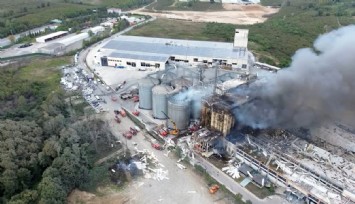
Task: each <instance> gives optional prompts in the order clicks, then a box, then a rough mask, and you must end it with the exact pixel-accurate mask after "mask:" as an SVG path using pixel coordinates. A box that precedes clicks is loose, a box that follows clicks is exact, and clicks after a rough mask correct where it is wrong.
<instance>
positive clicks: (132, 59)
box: [101, 29, 249, 70]
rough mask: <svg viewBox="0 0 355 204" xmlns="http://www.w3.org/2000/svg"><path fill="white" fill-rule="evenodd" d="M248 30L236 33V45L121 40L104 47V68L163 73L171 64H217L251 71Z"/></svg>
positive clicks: (133, 39) (115, 40)
mask: <svg viewBox="0 0 355 204" xmlns="http://www.w3.org/2000/svg"><path fill="white" fill-rule="evenodd" d="M247 43H248V30H243V29H236V30H235V36H234V43H221V42H207V41H191V40H177V39H165V38H149V37H134V36H119V37H117V38H115V39H113V40H111V41H109V42H108V43H107V44H106V45H105V46H103V47H102V49H101V50H102V51H106V52H105V53H106V54H107V55H106V56H102V57H101V65H102V66H111V67H119V68H124V67H136V68H150V67H153V68H155V69H157V70H164V69H165V67H166V64H168V63H169V62H171V61H174V62H184V63H187V64H189V65H192V66H196V65H198V64H206V65H209V66H212V64H213V63H218V64H220V65H223V66H225V67H228V68H230V69H239V70H248V68H249V65H248V57H249V55H248V50H247Z"/></svg>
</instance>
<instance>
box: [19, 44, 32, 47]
mask: <svg viewBox="0 0 355 204" xmlns="http://www.w3.org/2000/svg"><path fill="white" fill-rule="evenodd" d="M32 45H33V44H32V43H26V44H23V45H21V46H20V47H19V48H26V47H30V46H32Z"/></svg>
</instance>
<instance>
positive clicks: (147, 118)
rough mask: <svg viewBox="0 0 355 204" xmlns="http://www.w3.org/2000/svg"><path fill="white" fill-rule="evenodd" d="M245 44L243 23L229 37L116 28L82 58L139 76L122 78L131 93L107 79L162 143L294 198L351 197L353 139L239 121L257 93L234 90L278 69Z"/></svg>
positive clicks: (354, 172) (324, 199)
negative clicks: (219, 162) (221, 163)
mask: <svg viewBox="0 0 355 204" xmlns="http://www.w3.org/2000/svg"><path fill="white" fill-rule="evenodd" d="M247 45H248V30H243V29H236V30H235V37H234V42H233V43H221V42H206V41H190V40H178V39H165V38H150V37H139V36H124V35H120V36H117V37H115V38H112V39H110V40H108V41H106V42H105V43H102V44H101V45H100V46H99V47H98V48H96V50H93V51H92V55H91V58H87V62H90V63H93V64H94V66H95V67H97V68H96V70H99V72H100V71H102V73H104V72H106V71H107V70H112V71H114V72H115V73H117V76H119V75H120V76H122V78H121V80H122V79H123V78H124V77H128V75H132V76H133V75H136V76H135V79H133V77H131V78H129V77H128V78H124V79H125V80H127V81H128V82H129V83H131V85H130V86H131V87H136V89H137V90H136V91H135V92H134V93H133V91H132V90H131V89H130V86H129V87H127V88H125V89H124V90H121V87H122V83H118V82H117V83H116V84H115V83H111V82H110V85H112V88H113V89H114V90H115V91H116V93H118V94H119V95H120V96H121V97H120V98H121V99H122V100H124V101H125V102H124V103H127V104H129V103H130V102H129V100H130V98H132V97H133V98H134V96H135V97H138V96H137V93H138V95H139V102H138V103H137V104H135V105H127V106H129V108H128V109H130V110H132V107H134V108H133V109H134V110H135V111H136V112H140V114H141V115H140V116H137V119H138V120H139V121H141V123H142V124H143V125H142V126H144V127H145V128H146V129H147V130H149V131H150V132H151V133H152V134H153V135H155V136H157V137H159V138H160V139H162V140H164V141H165V142H166V144H171V139H172V138H175V139H174V141H176V142H175V143H176V145H177V146H179V147H180V148H181V149H182V152H183V154H184V155H185V156H186V157H189V160H190V161H194V157H195V156H193V155H199V156H202V157H206V158H209V157H211V155H213V154H215V155H219V156H220V157H221V158H222V157H224V158H229V162H228V163H226V164H225V165H226V166H225V167H224V168H223V169H222V170H223V171H225V172H226V174H228V175H229V176H231V177H232V178H235V179H237V178H242V180H243V181H242V182H241V183H240V184H241V185H242V186H244V187H245V186H246V185H248V183H250V182H252V183H253V184H255V185H256V186H258V187H259V188H270V187H272V186H274V187H279V188H282V189H285V190H284V192H285V195H286V197H287V199H288V200H289V201H290V202H291V203H329V204H330V203H339V204H340V203H354V202H355V177H354V175H355V165H354V162H355V159H354V158H353V156H352V152H354V151H353V149H352V148H353V145H349V144H348V145H345V146H344V145H341V144H339V143H334V144H336V146H331V145H328V146H327V145H325V144H329V141H330V140H323V141H321V142H319V141H318V140H317V139H312V138H310V137H307V138H305V137H303V138H302V136H299V135H298V134H296V133H297V131H295V130H278V129H276V130H254V129H252V128H250V127H244V126H243V125H242V124H241V123H240V122H239V121H238V118H237V117H236V114H238V109H240V108H242V107H243V106H244V105H246V104H248V103H250V102H251V101H252V100H254V99H253V98H250V97H249V96H248V95H245V94H244V95H243V94H242V93H243V91H238V90H241V89H244V88H247V87H248V86H249V85H250V84H253V83H254V82H255V81H257V80H259V79H258V77H259V78H260V77H262V76H263V75H268V74H269V75H272V74H277V71H278V70H279V68H277V67H273V66H269V65H266V64H263V63H258V62H254V61H253V60H252V59H253V57H251V54H250V52H249V51H248V46H247ZM259 73H260V74H259ZM100 75H101V76H102V77H103V79H104V78H105V77H106V76H108V75H105V76H104V74H100ZM138 75H140V76H142V77H138ZM115 76H116V75H115ZM109 77H113V74H110V76H109ZM137 101H138V100H137V98H135V102H137ZM344 131H345V130H344ZM342 135H345V133H344V134H342ZM335 137H339V138H341V137H342V136H341V135H340V134H339V135H336V136H335ZM314 138H317V137H314ZM329 138H330V137H329ZM339 141H341V140H340V139H339ZM351 144H353V143H351Z"/></svg>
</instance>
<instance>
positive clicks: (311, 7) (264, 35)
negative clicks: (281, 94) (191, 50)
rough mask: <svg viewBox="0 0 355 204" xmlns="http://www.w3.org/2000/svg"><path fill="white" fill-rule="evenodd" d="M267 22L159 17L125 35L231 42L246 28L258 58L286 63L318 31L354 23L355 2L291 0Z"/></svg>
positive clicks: (274, 1) (269, 1)
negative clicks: (247, 22) (231, 21)
mask: <svg viewBox="0 0 355 204" xmlns="http://www.w3.org/2000/svg"><path fill="white" fill-rule="evenodd" d="M262 3H263V4H265V5H280V0H265V1H262ZM284 4H285V5H284V6H283V7H282V8H281V9H280V11H279V12H278V13H277V14H274V15H272V16H271V17H270V18H269V19H268V20H267V21H266V22H264V23H260V24H254V25H248V26H246V25H231V24H220V23H193V22H184V21H177V20H170V19H164V20H162V19H158V20H157V21H155V22H151V23H149V24H146V25H144V26H142V27H139V28H137V29H135V30H132V31H131V32H129V33H127V35H141V36H151V37H166V38H180V39H194V40H211V41H227V42H232V40H233V35H234V29H235V28H245V29H249V45H248V47H249V49H250V50H251V51H253V53H254V54H255V55H256V56H257V58H258V59H259V60H260V61H262V62H266V63H269V64H274V65H278V66H281V67H284V66H288V65H289V63H290V61H291V56H292V55H293V54H294V53H295V51H296V50H297V49H299V48H303V47H312V43H313V41H314V40H315V39H316V38H317V36H318V35H319V34H322V33H325V32H329V31H331V30H333V29H336V28H338V27H341V26H344V25H349V24H354V23H355V3H353V2H352V1H351V0H344V1H342V2H339V3H336V2H332V3H330V2H329V3H326V4H317V3H314V1H310V0H299V1H297V2H296V1H292V2H290V3H287V2H286V3H284Z"/></svg>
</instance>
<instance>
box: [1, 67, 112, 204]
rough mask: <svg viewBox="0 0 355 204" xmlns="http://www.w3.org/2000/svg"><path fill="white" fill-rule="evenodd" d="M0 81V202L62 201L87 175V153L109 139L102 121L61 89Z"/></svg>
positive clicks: (89, 159)
mask: <svg viewBox="0 0 355 204" xmlns="http://www.w3.org/2000/svg"><path fill="white" fill-rule="evenodd" d="M12 71H13V70H12ZM1 72H2V74H1V75H3V73H4V72H11V71H9V70H7V69H5V71H4V70H1ZM10 74H13V73H10ZM1 75H0V76H1ZM5 75H7V76H8V75H9V73H7V74H5ZM3 79H5V78H4V77H3ZM0 81H1V82H2V84H1V85H2V89H1V91H2V93H1V96H0V97H1V101H3V100H5V101H6V104H5V105H6V108H5V109H2V110H1V112H0V115H1V119H0V203H11V204H27V203H28V204H33V203H41V204H42V203H43V204H47V203H51V204H52V203H53V204H56V203H65V202H66V197H67V194H68V193H69V192H70V191H71V190H72V189H73V188H76V187H80V186H81V185H84V184H85V183H86V182H87V181H88V175H89V172H90V169H91V167H92V166H93V159H92V158H93V157H94V156H95V155H96V154H98V153H100V152H102V151H106V149H107V147H111V144H113V142H114V137H113V135H112V134H111V132H109V131H108V128H107V123H105V122H104V121H102V120H100V119H95V118H90V117H86V118H85V117H84V118H82V116H81V117H79V116H78V114H76V113H75V109H74V108H73V107H71V105H70V104H68V103H66V102H65V101H66V99H67V98H68V95H67V94H66V93H65V92H64V91H62V90H61V89H59V90H56V91H53V90H50V91H48V90H45V87H44V86H43V84H41V83H35V82H33V83H32V82H31V83H30V82H28V81H26V80H23V81H21V79H18V80H17V81H16V82H17V83H20V84H18V85H17V86H16V89H18V91H16V90H14V89H13V88H12V87H11V86H12V82H10V80H9V79H7V80H4V81H5V82H4V81H3V80H0ZM44 93H50V94H49V95H44ZM10 107H11V109H12V108H13V109H14V110H9V108H10ZM81 118H82V119H81Z"/></svg>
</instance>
